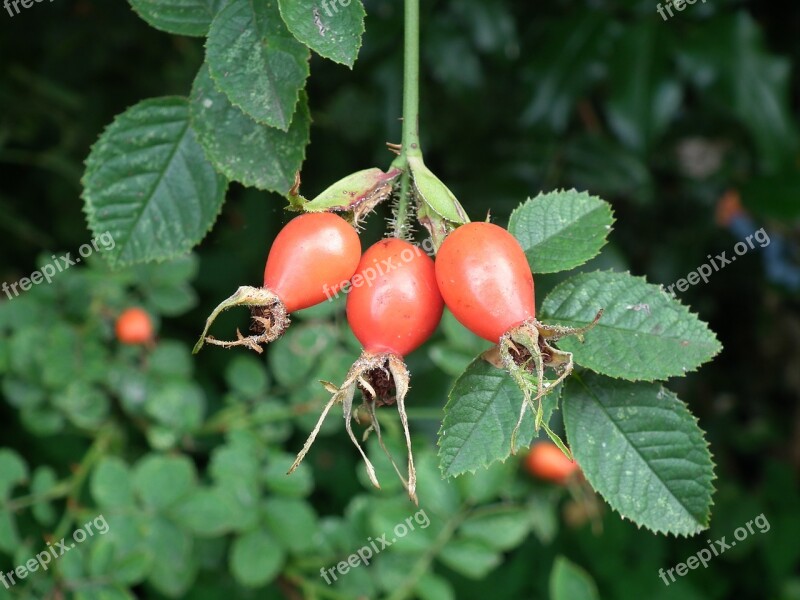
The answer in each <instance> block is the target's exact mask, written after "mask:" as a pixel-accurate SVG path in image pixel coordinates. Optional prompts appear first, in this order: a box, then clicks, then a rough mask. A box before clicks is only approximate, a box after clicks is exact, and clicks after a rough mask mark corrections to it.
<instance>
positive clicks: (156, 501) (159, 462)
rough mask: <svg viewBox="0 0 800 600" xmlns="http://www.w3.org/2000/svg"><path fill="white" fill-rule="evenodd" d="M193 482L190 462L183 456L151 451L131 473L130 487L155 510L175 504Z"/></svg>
mask: <svg viewBox="0 0 800 600" xmlns="http://www.w3.org/2000/svg"><path fill="white" fill-rule="evenodd" d="M196 484H197V473H196V472H195V467H194V463H192V462H191V461H190V460H189V459H188V458H186V457H185V456H160V455H157V454H152V455H149V456H146V457H145V458H143V459H142V460H141V461H139V463H138V464H137V465H136V468H135V469H134V472H133V486H134V488H135V489H136V492H137V493H138V494H139V496H140V497H141V499H142V501H143V502H144V504H145V505H146V506H148V507H150V508H153V509H155V510H162V509H166V508H169V507H170V506H173V505H175V504H176V503H178V502H179V501H180V500H182V499H183V498H185V497H186V496H187V495H188V494H189V493H190V492H191V491H192V489H193V488H194V487H195V485H196Z"/></svg>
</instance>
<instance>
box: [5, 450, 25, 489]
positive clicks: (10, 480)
mask: <svg viewBox="0 0 800 600" xmlns="http://www.w3.org/2000/svg"><path fill="white" fill-rule="evenodd" d="M27 479H28V466H27V465H26V464H25V460H24V459H23V458H22V457H21V456H20V455H19V454H17V452H15V451H14V450H11V449H10V448H0V500H6V499H7V498H8V497H9V496H10V495H11V491H12V490H13V489H14V487H15V486H16V485H17V484H20V483H23V482H25V481H26V480H27Z"/></svg>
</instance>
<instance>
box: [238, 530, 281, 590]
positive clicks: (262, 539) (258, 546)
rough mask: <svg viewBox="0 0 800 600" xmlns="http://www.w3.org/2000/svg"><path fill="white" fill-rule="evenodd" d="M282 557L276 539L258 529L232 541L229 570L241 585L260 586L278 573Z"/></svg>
mask: <svg viewBox="0 0 800 600" xmlns="http://www.w3.org/2000/svg"><path fill="white" fill-rule="evenodd" d="M284 559H285V554H284V552H283V549H282V548H281V547H280V546H279V545H278V543H277V542H276V540H275V539H274V538H273V537H272V536H271V535H270V534H269V533H268V532H267V531H264V530H260V529H259V530H256V531H251V532H249V533H246V534H245V535H243V536H241V537H238V538H236V541H235V542H233V546H231V554H230V570H231V573H232V574H233V576H234V578H235V579H236V581H238V582H239V583H241V584H242V585H243V586H245V587H261V586H263V585H266V584H267V583H269V582H270V581H272V580H273V579H275V577H276V576H277V575H278V573H280V570H281V566H282V565H283V561H284Z"/></svg>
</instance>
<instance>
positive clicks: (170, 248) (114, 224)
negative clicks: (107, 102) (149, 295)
mask: <svg viewBox="0 0 800 600" xmlns="http://www.w3.org/2000/svg"><path fill="white" fill-rule="evenodd" d="M83 185H84V191H83V199H84V211H85V212H86V214H87V216H88V220H89V226H90V228H91V229H92V231H93V232H94V233H95V235H102V234H103V233H105V232H108V233H109V234H110V235H111V236H112V237H113V240H114V245H113V248H109V249H108V250H106V251H105V252H104V253H103V256H105V257H106V259H107V260H108V261H109V263H110V264H111V265H112V266H121V265H128V264H132V263H137V262H146V261H151V260H164V259H167V258H171V257H174V256H177V255H179V254H182V253H184V252H187V251H188V250H190V249H191V248H192V247H193V246H195V245H196V244H198V243H199V242H200V241H201V240H202V239H203V237H204V236H205V235H206V233H208V231H209V230H210V229H211V226H212V225H213V224H214V221H215V220H216V218H217V215H218V214H219V212H220V209H221V208H222V203H223V201H224V199H225V190H226V188H227V182H226V181H225V178H224V177H222V175H218V174H217V173H216V172H215V171H214V167H213V166H212V165H211V163H209V162H208V160H207V159H206V157H205V154H204V153H203V149H202V148H201V147H200V144H198V143H197V140H196V139H195V134H194V131H192V129H191V128H190V127H189V105H188V102H187V100H186V99H185V98H176V97H167V98H154V99H150V100H145V101H143V102H140V103H139V104H137V105H135V106H133V107H132V108H129V109H128V110H126V111H125V112H124V113H122V114H121V115H118V116H117V118H116V119H115V120H114V122H113V123H112V124H111V125H109V126H108V127H107V128H106V130H105V131H104V132H103V134H102V135H101V136H100V139H99V140H98V141H97V143H96V144H95V145H94V146H93V147H92V151H91V153H90V154H89V158H88V159H87V160H86V173H85V175H84V177H83Z"/></svg>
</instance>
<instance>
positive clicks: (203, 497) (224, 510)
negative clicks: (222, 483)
mask: <svg viewBox="0 0 800 600" xmlns="http://www.w3.org/2000/svg"><path fill="white" fill-rule="evenodd" d="M235 510H236V507H235V505H233V503H232V502H231V498H230V496H229V495H227V494H225V493H223V492H222V491H221V490H220V489H217V488H212V489H198V490H195V491H194V492H193V493H191V494H190V495H189V496H188V497H187V498H186V499H185V500H184V501H183V502H181V503H179V504H177V505H176V506H175V507H174V508H173V510H172V516H173V517H174V518H175V520H176V521H177V522H178V523H179V524H180V525H182V526H183V527H185V528H187V529H188V530H189V531H191V532H192V533H194V534H196V535H198V536H201V537H216V536H219V535H222V534H224V533H227V532H228V531H229V530H230V529H231V525H232V519H233V516H232V515H233V514H234V511H235Z"/></svg>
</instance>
